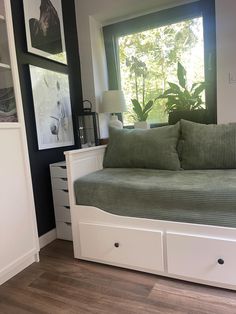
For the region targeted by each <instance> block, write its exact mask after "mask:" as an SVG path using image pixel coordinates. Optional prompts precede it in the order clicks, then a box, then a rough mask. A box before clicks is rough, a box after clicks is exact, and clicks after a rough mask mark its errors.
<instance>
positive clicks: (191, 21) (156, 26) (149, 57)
mask: <svg viewBox="0 0 236 314" xmlns="http://www.w3.org/2000/svg"><path fill="white" fill-rule="evenodd" d="M104 40H105V47H106V56H107V64H108V75H109V84H110V86H109V87H110V89H117V88H121V89H123V91H124V93H125V97H126V101H127V104H128V107H129V112H128V113H124V114H123V121H124V125H132V124H133V116H132V104H131V99H132V98H136V99H138V100H139V101H140V102H141V103H143V102H144V103H146V102H147V101H149V100H151V99H152V100H154V99H155V98H156V97H157V96H159V95H160V94H161V93H162V92H163V91H164V90H165V89H166V88H167V85H168V82H169V81H171V82H174V81H176V72H177V63H178V61H179V62H181V64H183V66H184V67H185V68H186V70H187V79H188V82H189V84H191V83H193V82H199V81H204V80H205V81H206V83H207V88H206V92H205V101H206V109H208V110H207V112H208V116H209V118H208V121H209V122H216V91H215V90H216V88H215V85H216V82H215V76H216V75H215V20H214V1H213V0H207V1H206V0H205V1H198V2H194V3H191V4H187V5H184V6H179V7H176V8H172V9H168V10H164V11H160V12H156V13H152V14H149V15H145V16H142V17H139V18H135V19H132V20H128V21H125V22H121V23H116V24H113V25H109V26H106V27H104ZM167 121H168V116H167V113H166V112H165V100H158V101H156V102H155V106H154V109H153V110H152V111H151V113H150V115H149V122H150V123H151V124H155V123H167Z"/></svg>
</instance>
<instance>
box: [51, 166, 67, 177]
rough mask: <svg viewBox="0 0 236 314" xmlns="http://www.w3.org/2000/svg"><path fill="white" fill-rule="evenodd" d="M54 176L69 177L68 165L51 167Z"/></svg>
mask: <svg viewBox="0 0 236 314" xmlns="http://www.w3.org/2000/svg"><path fill="white" fill-rule="evenodd" d="M51 176H52V178H67V172H66V166H54V167H51Z"/></svg>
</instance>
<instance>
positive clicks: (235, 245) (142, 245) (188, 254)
mask: <svg viewBox="0 0 236 314" xmlns="http://www.w3.org/2000/svg"><path fill="white" fill-rule="evenodd" d="M105 148H106V146H98V147H93V148H87V149H80V150H73V151H68V152H66V153H65V155H66V163H67V172H68V186H69V197H70V208H71V217H72V232H73V245H74V256H75V258H78V259H83V260H89V261H94V262H99V263H105V264H110V265H115V266H120V267H125V268H130V269H134V270H139V271H144V272H149V273H153V274H158V275H162V276H167V277H172V278H177V279H182V280H188V281H192V282H197V283H202V284H207V285H212V286H217V287H224V288H229V289H233V290H236V268H235V265H236V229H234V228H228V227H216V226H209V225H201V224H191V223H180V222H170V221H163V220H152V219H145V218H131V217H124V216H119V215H113V214H110V213H108V212H105V211H103V210H101V209H99V208H96V207H91V206H81V205H76V200H75V195H74V182H75V180H76V179H78V178H80V177H82V176H84V175H87V174H89V173H91V172H94V171H97V170H100V169H102V164H103V156H104V152H105Z"/></svg>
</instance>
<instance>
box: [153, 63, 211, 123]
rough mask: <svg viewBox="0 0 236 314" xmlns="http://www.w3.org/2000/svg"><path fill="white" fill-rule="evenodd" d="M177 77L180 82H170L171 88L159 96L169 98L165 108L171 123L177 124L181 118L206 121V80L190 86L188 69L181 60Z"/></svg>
mask: <svg viewBox="0 0 236 314" xmlns="http://www.w3.org/2000/svg"><path fill="white" fill-rule="evenodd" d="M177 77H178V82H179V83H178V84H175V83H171V82H168V84H169V88H168V89H167V90H166V91H165V92H164V93H163V94H162V95H160V96H159V97H157V98H159V99H167V102H166V104H165V105H166V109H165V110H166V112H167V113H168V114H169V124H175V123H176V122H178V121H179V120H180V119H185V120H190V121H194V122H200V123H206V119H207V115H206V109H204V106H203V105H204V102H203V100H202V93H203V91H204V89H205V87H206V84H205V82H197V83H193V84H192V85H191V86H189V84H187V80H186V70H185V68H184V67H183V65H182V64H181V63H180V62H178V68H177Z"/></svg>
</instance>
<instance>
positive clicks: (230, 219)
mask: <svg viewBox="0 0 236 314" xmlns="http://www.w3.org/2000/svg"><path fill="white" fill-rule="evenodd" d="M74 190H75V196H76V203H77V204H78V205H87V206H95V207H97V208H100V209H102V210H104V211H106V212H109V213H112V214H115V215H122V216H129V217H139V218H148V219H158V220H167V221H175V222H187V223H196V224H206V225H215V226H225V227H236V170H235V169H232V170H231V169H227V170H181V171H168V170H152V169H126V168H125V169H122V168H106V169H103V170H100V171H97V172H94V173H91V174H89V175H86V176H84V177H81V178H79V179H78V180H77V181H76V182H75V183H74Z"/></svg>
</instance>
